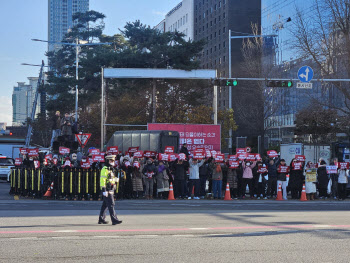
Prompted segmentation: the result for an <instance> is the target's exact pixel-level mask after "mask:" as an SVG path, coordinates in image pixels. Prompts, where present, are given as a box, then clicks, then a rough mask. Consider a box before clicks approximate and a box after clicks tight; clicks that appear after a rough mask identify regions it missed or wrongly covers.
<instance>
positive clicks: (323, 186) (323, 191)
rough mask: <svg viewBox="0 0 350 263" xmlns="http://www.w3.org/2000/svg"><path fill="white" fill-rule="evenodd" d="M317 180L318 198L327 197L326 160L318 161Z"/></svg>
mask: <svg viewBox="0 0 350 263" xmlns="http://www.w3.org/2000/svg"><path fill="white" fill-rule="evenodd" d="M317 182H318V191H319V197H320V199H323V198H325V199H327V197H328V196H327V187H328V182H329V177H328V174H327V168H326V162H325V161H324V160H321V161H320V165H319V166H318V168H317Z"/></svg>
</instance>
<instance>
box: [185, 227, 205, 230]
mask: <svg viewBox="0 0 350 263" xmlns="http://www.w3.org/2000/svg"><path fill="white" fill-rule="evenodd" d="M189 229H190V230H208V228H206V227H195V228H189Z"/></svg>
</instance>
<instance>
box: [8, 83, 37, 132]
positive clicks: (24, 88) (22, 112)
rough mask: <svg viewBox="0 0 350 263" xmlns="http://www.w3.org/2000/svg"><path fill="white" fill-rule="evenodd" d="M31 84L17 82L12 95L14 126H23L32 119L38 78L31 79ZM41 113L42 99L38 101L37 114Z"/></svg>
mask: <svg viewBox="0 0 350 263" xmlns="http://www.w3.org/2000/svg"><path fill="white" fill-rule="evenodd" d="M28 80H29V84H25V82H17V87H13V93H12V125H13V126H22V125H23V124H25V123H26V121H27V118H30V117H31V114H32V108H33V102H34V99H35V92H36V89H37V86H38V78H37V77H29V78H28ZM39 112H40V98H39V99H38V103H37V107H36V114H37V113H39Z"/></svg>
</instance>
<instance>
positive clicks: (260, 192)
mask: <svg viewBox="0 0 350 263" xmlns="http://www.w3.org/2000/svg"><path fill="white" fill-rule="evenodd" d="M259 196H263V197H266V183H258V197H259Z"/></svg>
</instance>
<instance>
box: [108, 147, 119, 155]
mask: <svg viewBox="0 0 350 263" xmlns="http://www.w3.org/2000/svg"><path fill="white" fill-rule="evenodd" d="M118 153H119V148H118V146H110V147H107V154H112V155H117V154H118Z"/></svg>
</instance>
